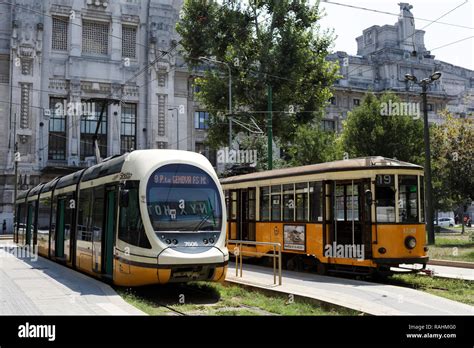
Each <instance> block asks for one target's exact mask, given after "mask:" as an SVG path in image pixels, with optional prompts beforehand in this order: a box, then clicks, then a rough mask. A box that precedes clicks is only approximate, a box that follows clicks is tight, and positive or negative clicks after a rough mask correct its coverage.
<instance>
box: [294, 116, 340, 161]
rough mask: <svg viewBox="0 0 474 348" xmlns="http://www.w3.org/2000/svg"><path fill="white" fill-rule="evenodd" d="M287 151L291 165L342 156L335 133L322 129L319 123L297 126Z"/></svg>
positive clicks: (329, 159)
mask: <svg viewBox="0 0 474 348" xmlns="http://www.w3.org/2000/svg"><path fill="white" fill-rule="evenodd" d="M288 152H289V155H290V158H291V160H290V164H291V165H293V166H303V165H307V164H315V163H323V162H330V161H335V160H338V159H342V157H343V154H342V149H341V146H340V142H339V141H338V137H337V135H336V133H334V132H328V131H324V130H322V129H321V127H320V126H319V125H301V126H299V127H298V129H297V130H296V134H295V137H294V141H293V143H292V144H291V145H290V147H289V150H288Z"/></svg>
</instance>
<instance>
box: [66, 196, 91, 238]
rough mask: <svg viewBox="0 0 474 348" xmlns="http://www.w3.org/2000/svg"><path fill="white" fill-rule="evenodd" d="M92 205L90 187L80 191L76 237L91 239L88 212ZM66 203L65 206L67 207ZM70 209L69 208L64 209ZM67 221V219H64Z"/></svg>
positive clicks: (89, 212)
mask: <svg viewBox="0 0 474 348" xmlns="http://www.w3.org/2000/svg"><path fill="white" fill-rule="evenodd" d="M91 205H92V189H85V190H82V191H81V192H80V196H79V212H78V219H77V239H78V240H83V241H88V242H90V241H91V240H92V231H91V230H90V214H91ZM68 206H69V205H68V204H66V208H68ZM67 210H70V209H66V211H67ZM66 221H67V220H66Z"/></svg>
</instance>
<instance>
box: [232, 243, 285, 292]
mask: <svg viewBox="0 0 474 348" xmlns="http://www.w3.org/2000/svg"><path fill="white" fill-rule="evenodd" d="M227 244H235V245H236V246H235V248H234V252H233V253H234V255H235V276H236V277H238V276H239V269H240V277H242V268H243V267H242V255H243V254H244V253H245V255H246V256H266V257H271V258H273V284H276V283H277V273H278V285H281V284H282V281H281V278H282V276H281V273H282V272H281V255H282V254H281V243H273V242H255V241H248V240H232V239H231V240H228V241H227ZM243 245H266V246H271V247H272V249H273V250H272V251H273V253H272V254H266V253H260V252H255V251H243V250H242V246H243ZM277 259H278V267H277Z"/></svg>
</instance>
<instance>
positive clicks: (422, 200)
mask: <svg viewBox="0 0 474 348" xmlns="http://www.w3.org/2000/svg"><path fill="white" fill-rule="evenodd" d="M424 180H425V178H424V177H423V176H420V205H421V216H420V222H425V182H424Z"/></svg>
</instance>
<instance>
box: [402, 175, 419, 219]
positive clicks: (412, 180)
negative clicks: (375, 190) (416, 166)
mask: <svg viewBox="0 0 474 348" xmlns="http://www.w3.org/2000/svg"><path fill="white" fill-rule="evenodd" d="M398 190H399V198H398V207H399V218H400V222H418V179H417V177H416V176H415V175H400V176H399V177H398Z"/></svg>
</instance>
